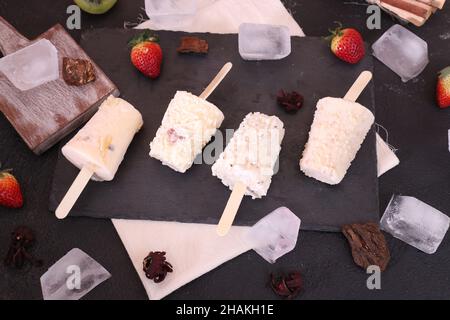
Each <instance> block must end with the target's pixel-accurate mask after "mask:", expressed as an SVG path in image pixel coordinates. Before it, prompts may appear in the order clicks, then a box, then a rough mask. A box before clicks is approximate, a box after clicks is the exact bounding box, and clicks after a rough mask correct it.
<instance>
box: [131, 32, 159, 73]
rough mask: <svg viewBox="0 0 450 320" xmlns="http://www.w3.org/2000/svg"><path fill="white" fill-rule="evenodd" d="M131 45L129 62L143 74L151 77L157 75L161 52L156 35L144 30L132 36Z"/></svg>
mask: <svg viewBox="0 0 450 320" xmlns="http://www.w3.org/2000/svg"><path fill="white" fill-rule="evenodd" d="M129 45H130V46H131V48H132V49H131V62H132V63H133V65H134V66H135V67H136V68H137V69H138V70H139V71H140V72H142V73H143V74H144V75H146V76H147V77H150V78H152V79H156V78H158V77H159V74H160V73H161V64H162V60H163V53H162V50H161V47H160V46H159V44H158V37H157V36H155V35H152V34H151V33H150V30H146V31H145V32H144V33H141V34H139V35H137V36H136V37H134V38H133V39H132V40H131V41H130V43H129Z"/></svg>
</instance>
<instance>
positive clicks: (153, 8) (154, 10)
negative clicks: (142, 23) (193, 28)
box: [145, 0, 197, 29]
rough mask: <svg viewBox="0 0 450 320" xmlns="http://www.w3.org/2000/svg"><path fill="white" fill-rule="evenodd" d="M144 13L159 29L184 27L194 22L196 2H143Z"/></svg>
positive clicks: (165, 0) (183, 0)
mask: <svg viewBox="0 0 450 320" xmlns="http://www.w3.org/2000/svg"><path fill="white" fill-rule="evenodd" d="M145 12H146V13H147V16H148V17H149V18H150V20H151V21H153V23H154V25H156V26H158V27H160V28H165V29H172V28H177V27H185V26H188V25H190V24H192V22H193V21H194V16H195V14H196V13H197V0H145Z"/></svg>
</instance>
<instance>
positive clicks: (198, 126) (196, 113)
mask: <svg viewBox="0 0 450 320" xmlns="http://www.w3.org/2000/svg"><path fill="white" fill-rule="evenodd" d="M231 67H232V64H231V63H230V62H228V63H227V64H225V66H224V67H223V68H222V69H221V70H220V72H219V73H218V74H217V76H216V77H215V78H214V80H213V81H212V82H211V83H210V85H209V86H208V87H207V88H206V89H205V91H204V92H203V93H202V94H201V95H200V96H199V97H197V96H195V95H193V94H192V93H189V92H186V91H177V93H176V94H175V96H174V97H173V99H172V100H171V101H170V103H169V106H168V107H167V110H166V113H165V114H164V117H163V120H162V123H161V126H160V127H159V129H158V130H157V132H156V136H155V138H154V139H153V141H152V142H150V157H152V158H155V159H158V160H159V161H161V162H162V164H163V165H166V166H168V167H170V168H172V169H173V170H175V171H178V172H181V173H184V172H186V171H187V170H188V169H189V168H190V167H191V166H192V164H193V162H194V159H195V157H196V156H197V155H198V154H200V153H201V152H202V149H203V147H204V146H205V145H206V144H207V143H208V142H209V141H210V140H211V138H212V137H213V135H214V134H215V133H216V130H217V129H218V128H219V127H220V125H221V124H222V122H223V120H224V115H223V113H222V111H220V109H219V108H217V107H216V106H215V105H214V104H212V103H210V102H208V101H206V99H207V98H208V96H209V95H210V94H211V93H212V91H213V90H214V89H215V88H216V87H217V86H218V85H219V83H220V82H221V81H222V80H223V78H224V77H225V76H226V75H227V73H228V72H229V71H230V69H231Z"/></svg>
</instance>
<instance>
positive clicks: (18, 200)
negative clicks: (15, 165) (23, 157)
mask: <svg viewBox="0 0 450 320" xmlns="http://www.w3.org/2000/svg"><path fill="white" fill-rule="evenodd" d="M0 205H1V206H4V207H8V208H20V207H22V206H23V197H22V191H20V185H19V182H17V180H16V178H15V177H14V176H13V175H12V174H11V170H4V171H0Z"/></svg>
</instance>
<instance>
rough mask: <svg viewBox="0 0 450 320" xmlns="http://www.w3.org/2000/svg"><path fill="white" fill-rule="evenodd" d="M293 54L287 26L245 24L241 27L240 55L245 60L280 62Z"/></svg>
mask: <svg viewBox="0 0 450 320" xmlns="http://www.w3.org/2000/svg"><path fill="white" fill-rule="evenodd" d="M290 53H291V34H290V32H289V28H288V27H286V26H275V25H269V24H255V23H243V24H241V25H240V26H239V54H240V55H241V57H242V59H245V60H279V59H282V58H284V57H287V56H288V55H289V54H290Z"/></svg>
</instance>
